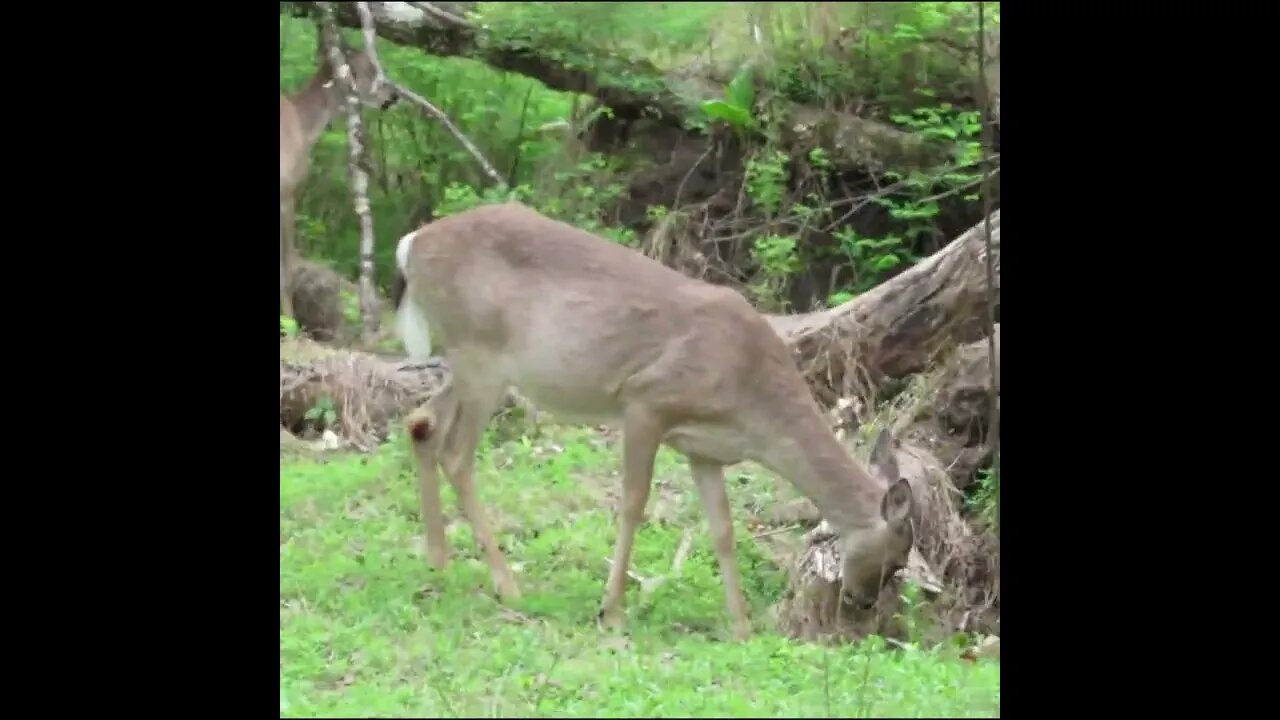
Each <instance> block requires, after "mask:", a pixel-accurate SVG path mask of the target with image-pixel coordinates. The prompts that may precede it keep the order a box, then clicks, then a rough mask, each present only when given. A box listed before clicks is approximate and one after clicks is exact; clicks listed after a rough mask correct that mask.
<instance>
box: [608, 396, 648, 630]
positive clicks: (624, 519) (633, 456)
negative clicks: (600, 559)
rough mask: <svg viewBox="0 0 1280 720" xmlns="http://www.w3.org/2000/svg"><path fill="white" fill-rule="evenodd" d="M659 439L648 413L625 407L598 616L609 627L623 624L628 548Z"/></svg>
mask: <svg viewBox="0 0 1280 720" xmlns="http://www.w3.org/2000/svg"><path fill="white" fill-rule="evenodd" d="M661 439H662V428H661V426H660V425H659V423H658V422H657V420H656V418H654V417H653V416H652V415H651V414H649V413H647V412H645V411H643V410H639V409H629V410H628V412H627V418H626V423H625V425H624V427H623V443H622V463H623V473H622V506H621V507H620V508H618V540H617V544H616V545H615V546H614V549H613V567H611V568H610V569H609V581H608V583H607V584H606V585H605V590H604V600H603V601H602V602H601V607H600V619H601V621H602V622H603V623H604V624H605V625H606V626H607V627H612V628H617V627H621V626H622V625H623V623H624V619H625V618H624V615H623V611H622V598H623V594H624V593H625V592H626V588H627V570H628V569H630V567H631V549H632V547H633V546H634V544H635V539H636V530H637V529H638V528H639V527H640V523H641V522H643V520H644V508H645V505H646V504H647V503H648V501H649V488H650V486H651V484H652V482H653V460H654V457H655V456H656V455H657V453H658V444H659V442H660V441H661Z"/></svg>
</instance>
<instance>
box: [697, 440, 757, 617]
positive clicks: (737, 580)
mask: <svg viewBox="0 0 1280 720" xmlns="http://www.w3.org/2000/svg"><path fill="white" fill-rule="evenodd" d="M689 469H690V471H691V472H692V473H693V481H694V482H695V483H696V484H697V485H698V495H699V496H701V497H702V507H703V509H704V510H706V513H707V523H708V525H709V526H710V530H711V544H712V546H713V547H714V548H715V552H716V560H718V561H719V562H720V579H721V581H722V582H723V583H724V598H725V603H726V605H728V608H729V617H730V618H731V619H732V621H733V634H734V636H735V637H737V638H739V639H746V637H747V636H748V635H750V634H751V618H750V614H749V612H748V610H747V602H746V599H745V597H744V596H743V594H742V578H741V576H740V575H739V574H738V560H737V558H736V556H735V554H734V546H733V516H732V514H731V511H730V509H729V496H728V495H727V494H726V493H725V489H724V469H723V468H722V466H721V465H719V464H718V463H713V462H709V461H706V460H699V459H697V458H689Z"/></svg>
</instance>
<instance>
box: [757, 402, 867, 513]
mask: <svg viewBox="0 0 1280 720" xmlns="http://www.w3.org/2000/svg"><path fill="white" fill-rule="evenodd" d="M771 435H772V437H771V442H769V443H768V448H767V450H766V451H765V452H764V453H763V457H761V458H760V462H761V464H763V465H765V466H766V467H768V468H769V469H771V470H773V471H774V472H775V473H777V474H778V475H781V476H782V477H784V478H787V479H788V480H790V481H791V482H792V483H793V484H794V485H795V486H796V488H798V489H799V490H800V492H802V493H804V494H805V495H806V496H808V498H809V499H810V500H812V501H813V504H814V505H815V506H816V507H817V508H818V510H819V511H820V512H821V513H822V516H823V517H824V518H826V519H827V520H828V521H830V522H831V523H832V524H834V525H835V526H836V527H837V528H838V529H841V530H845V529H859V528H866V527H871V526H873V525H874V524H875V523H876V520H877V518H878V517H879V514H880V500H881V497H882V496H883V495H884V491H885V488H884V487H881V483H880V482H879V481H878V480H877V479H876V478H874V477H873V476H872V475H871V474H870V473H868V472H867V471H866V470H864V469H863V468H862V467H861V466H859V465H858V463H857V461H856V460H854V459H853V456H851V455H850V454H849V451H848V450H846V449H845V447H844V445H842V444H841V443H840V441H839V440H837V439H836V438H835V436H834V435H832V433H831V429H830V428H829V427H828V426H827V423H826V419H825V418H824V417H823V416H822V414H821V412H819V411H818V409H817V408H816V407H815V408H813V410H812V412H806V413H803V414H802V416H801V417H798V418H797V417H792V418H788V422H785V423H779V424H778V425H777V426H776V427H774V428H773V432H772V433H771Z"/></svg>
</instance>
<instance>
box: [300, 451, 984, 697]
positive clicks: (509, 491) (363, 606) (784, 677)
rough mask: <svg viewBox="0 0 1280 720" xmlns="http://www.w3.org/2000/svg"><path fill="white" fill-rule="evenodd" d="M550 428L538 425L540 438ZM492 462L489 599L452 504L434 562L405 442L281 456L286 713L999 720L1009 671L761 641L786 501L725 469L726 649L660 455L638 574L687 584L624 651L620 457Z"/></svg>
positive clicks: (910, 653) (497, 454)
mask: <svg viewBox="0 0 1280 720" xmlns="http://www.w3.org/2000/svg"><path fill="white" fill-rule="evenodd" d="M544 430H545V428H544ZM493 438H494V434H493V433H491V434H490V437H489V438H488V440H489V444H487V445H486V449H484V450H482V456H481V458H480V459H479V460H478V463H477V483H478V488H479V492H480V494H481V497H482V498H483V500H484V502H485V504H486V505H487V507H488V508H490V516H491V519H492V520H493V522H494V523H495V525H496V527H497V528H498V534H499V538H500V541H501V543H502V544H503V547H504V549H505V551H506V554H507V557H508V560H509V562H510V563H511V564H512V566H513V569H514V570H515V572H516V575H517V577H518V579H519V581H520V584H521V590H522V591H523V593H524V598H523V599H522V601H521V602H520V603H519V604H518V606H516V607H515V608H513V609H506V608H504V607H503V606H502V605H500V604H499V603H498V602H497V600H495V599H494V596H493V594H492V592H491V590H490V585H489V578H488V570H487V568H486V566H485V565H484V564H483V562H482V561H481V560H479V559H478V556H477V553H476V549H475V546H474V543H473V542H472V540H471V533H470V528H469V527H468V525H467V524H466V522H465V521H464V520H462V519H461V516H460V514H459V512H458V510H457V509H456V508H457V506H456V503H455V502H454V496H453V493H452V489H451V488H448V487H447V483H446V487H445V490H444V495H445V507H446V513H447V519H448V522H449V530H448V532H449V536H450V540H451V550H452V562H451V563H450V565H449V567H448V568H447V569H446V570H445V571H443V572H438V571H435V570H432V569H430V568H428V566H427V565H426V564H425V562H424V560H423V557H422V546H421V543H422V530H421V525H420V522H419V516H418V500H417V490H416V482H415V480H414V478H413V475H412V469H411V466H410V464H409V460H408V457H407V455H406V453H405V452H404V450H403V448H402V446H401V445H400V444H399V443H398V442H397V443H392V444H389V445H388V446H387V447H384V448H383V449H382V450H380V451H379V452H378V453H376V454H374V455H372V456H369V457H357V456H336V457H334V458H332V459H329V460H327V461H315V460H301V459H285V458H282V461H281V470H280V709H281V715H282V716H286V717H308V716H311V717H314V716H328V717H334V716H343V717H351V716H365V717H367V716H417V717H449V716H472V717H475V716H499V715H514V716H525V717H527V716H640V715H651V716H672V715H675V716H708V717H721V716H725V715H751V716H757V717H758V716H789V717H796V716H801V717H804V716H816V717H829V716H832V715H835V716H879V717H885V716H897V717H927V716H934V717H993V716H996V715H998V712H999V701H1000V681H999V666H998V665H997V664H993V663H987V662H979V663H977V664H970V663H965V662H961V661H958V660H955V659H953V656H947V655H944V654H941V653H933V652H925V651H918V650H891V649H885V648H884V646H883V644H882V643H878V642H877V640H878V639H876V638H873V639H872V640H871V641H869V642H868V643H864V644H863V646H860V647H841V648H823V647H820V646H818V645H813V644H805V643H799V642H793V641H790V640H787V639H784V638H782V637H780V636H778V635H776V634H774V633H772V632H771V631H770V629H769V621H768V608H769V606H770V605H771V604H772V603H774V602H775V601H776V600H777V599H778V598H779V595H780V593H781V592H782V589H783V587H784V584H785V579H786V577H785V571H784V570H783V569H781V568H779V567H777V566H776V565H775V564H774V563H773V562H772V561H771V560H770V559H769V558H768V556H767V552H766V550H765V549H764V546H763V542H762V541H758V540H755V539H753V538H752V537H751V535H750V531H749V530H748V529H747V525H746V524H745V523H746V518H749V517H750V516H751V514H752V510H753V509H754V508H755V507H757V506H760V505H762V504H767V503H770V502H772V501H773V499H774V498H775V497H777V498H779V499H780V498H782V497H789V496H791V495H792V493H791V489H790V487H789V486H786V485H785V483H777V482H776V481H775V480H773V479H772V477H771V476H769V475H767V474H764V473H760V472H755V473H751V472H748V471H746V470H741V469H736V468H735V469H734V471H733V472H731V473H730V474H729V478H730V483H729V485H730V490H729V491H730V495H731V498H732V499H733V501H734V504H735V506H736V516H735V519H736V521H737V523H738V525H737V530H738V534H737V537H738V549H739V562H740V564H741V567H742V571H743V575H744V585H745V589H746V591H747V593H748V598H749V602H750V603H751V607H752V616H753V619H754V620H755V624H756V633H755V635H754V636H753V638H752V639H751V640H750V641H749V642H746V643H735V642H733V641H731V640H730V636H729V633H728V623H727V621H726V618H725V611H724V602H723V597H724V596H723V589H722V587H721V585H720V579H719V571H718V569H717V566H716V561H715V557H714V555H713V554H712V552H711V549H710V546H709V542H708V540H707V536H706V529H705V528H706V525H705V522H706V521H705V518H704V517H703V515H702V513H701V510H700V508H699V506H698V503H697V496H696V492H695V491H694V490H693V488H692V486H691V485H692V484H691V483H690V482H689V481H688V476H687V472H686V471H685V470H684V467H683V465H682V463H681V462H680V461H679V460H678V458H677V457H676V456H675V455H673V454H671V453H670V452H669V451H666V450H664V451H663V453H662V454H661V455H660V457H659V462H658V470H657V475H658V481H657V482H656V483H655V487H654V492H653V494H652V495H651V497H650V504H649V518H650V521H649V522H648V523H647V524H646V525H645V526H643V527H642V528H641V530H640V532H639V535H638V536H637V543H636V551H635V555H634V562H633V570H634V571H635V572H636V573H638V574H639V575H641V576H644V577H654V576H660V575H664V574H666V573H668V572H669V568H670V565H671V559H672V557H673V555H674V554H675V550H676V547H677V546H678V544H679V542H680V539H681V536H682V534H683V533H684V531H685V528H692V529H693V530H695V531H696V532H695V534H694V535H693V537H694V542H693V550H692V552H691V553H690V555H689V558H688V560H687V562H686V563H685V566H684V570H683V573H682V575H681V576H680V579H679V581H678V582H668V583H666V584H663V585H661V586H659V587H658V589H657V590H655V591H654V592H653V593H652V594H650V595H648V596H647V597H643V596H642V594H641V593H640V592H639V590H638V589H637V588H635V586H634V585H633V586H632V587H631V588H630V589H629V590H628V594H627V613H628V620H629V637H625V636H622V635H619V634H615V633H609V632H607V631H603V630H600V629H599V628H598V627H597V626H596V624H595V614H596V611H597V609H598V605H599V601H600V596H601V593H602V591H603V588H604V581H605V577H606V574H607V571H608V565H607V563H606V562H605V558H606V557H608V556H610V555H611V551H612V546H613V541H614V533H615V524H614V518H613V514H612V510H611V507H612V505H613V498H615V497H616V493H617V491H618V486H619V481H618V477H617V474H616V473H617V468H618V459H617V453H616V448H615V447H613V446H612V445H611V444H610V443H608V442H606V441H605V440H603V439H602V438H601V437H600V436H599V435H596V434H594V433H590V432H588V431H585V430H565V429H562V428H554V429H553V430H551V432H550V433H546V432H544V435H543V436H542V437H541V438H540V439H538V440H536V441H530V440H528V439H527V438H520V439H515V440H507V441H505V442H502V443H500V444H497V445H494V444H493V443H495V442H496V441H495V440H494V439H493Z"/></svg>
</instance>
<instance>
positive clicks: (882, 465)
mask: <svg viewBox="0 0 1280 720" xmlns="http://www.w3.org/2000/svg"><path fill="white" fill-rule="evenodd" d="M871 468H872V469H873V470H874V471H875V472H876V473H878V474H879V475H880V477H882V478H884V480H886V481H888V482H892V481H893V479H894V478H896V477H898V458H897V456H896V455H894V452H893V435H892V434H890V432H889V428H885V429H883V430H881V431H880V434H879V435H877V436H876V444H875V445H874V446H873V447H872V448H871Z"/></svg>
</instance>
